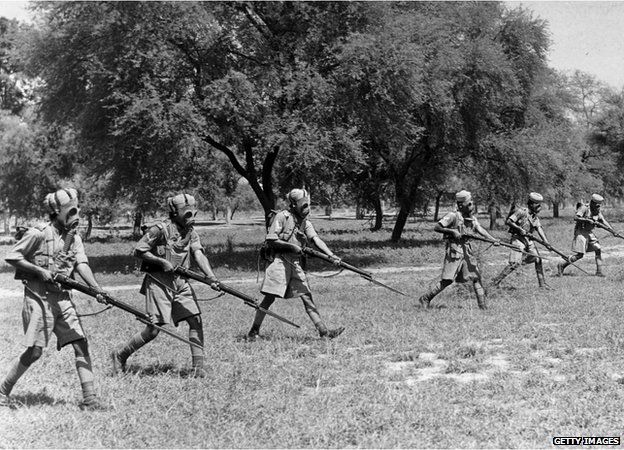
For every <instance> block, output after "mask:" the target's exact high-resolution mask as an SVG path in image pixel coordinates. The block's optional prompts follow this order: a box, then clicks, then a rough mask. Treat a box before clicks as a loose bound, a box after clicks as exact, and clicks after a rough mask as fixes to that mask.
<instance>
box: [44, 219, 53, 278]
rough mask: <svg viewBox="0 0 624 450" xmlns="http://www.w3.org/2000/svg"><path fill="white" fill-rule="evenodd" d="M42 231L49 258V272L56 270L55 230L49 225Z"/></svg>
mask: <svg viewBox="0 0 624 450" xmlns="http://www.w3.org/2000/svg"><path fill="white" fill-rule="evenodd" d="M42 231H43V237H44V239H45V245H46V253H47V256H48V270H54V230H52V225H48V226H47V227H45V228H44V229H43V230H42Z"/></svg>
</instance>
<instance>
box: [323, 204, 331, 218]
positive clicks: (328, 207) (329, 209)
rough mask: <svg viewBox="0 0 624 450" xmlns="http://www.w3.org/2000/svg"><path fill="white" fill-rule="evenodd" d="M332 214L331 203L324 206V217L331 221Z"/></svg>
mask: <svg viewBox="0 0 624 450" xmlns="http://www.w3.org/2000/svg"><path fill="white" fill-rule="evenodd" d="M332 212H333V211H332V205H331V203H329V204H328V205H326V206H325V215H326V216H327V217H329V220H331V218H332Z"/></svg>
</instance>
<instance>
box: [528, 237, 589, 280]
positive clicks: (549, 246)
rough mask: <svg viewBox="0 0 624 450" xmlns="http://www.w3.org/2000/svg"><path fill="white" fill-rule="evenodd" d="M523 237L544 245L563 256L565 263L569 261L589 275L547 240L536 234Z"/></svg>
mask: <svg viewBox="0 0 624 450" xmlns="http://www.w3.org/2000/svg"><path fill="white" fill-rule="evenodd" d="M524 237H526V238H527V239H531V240H532V241H535V242H537V243H538V244H541V245H543V246H544V247H546V249H547V250H549V251H551V252H555V253H556V254H558V255H559V256H561V257H562V258H563V260H564V261H565V262H567V263H569V264H570V265H572V266H574V267H576V268H577V269H578V270H580V271H581V272H583V273H584V274H587V275H590V273H588V272H587V271H586V270H584V269H583V268H582V267H580V266H578V265H576V264H575V263H574V262H572V261H570V258H569V257H568V255H566V254H565V253H563V252H561V251H559V250H557V249H556V248H555V247H553V246H552V245H550V244H548V243H547V242H545V241H543V240H541V239H540V238H538V237H537V236H534V235H532V234H525V235H524Z"/></svg>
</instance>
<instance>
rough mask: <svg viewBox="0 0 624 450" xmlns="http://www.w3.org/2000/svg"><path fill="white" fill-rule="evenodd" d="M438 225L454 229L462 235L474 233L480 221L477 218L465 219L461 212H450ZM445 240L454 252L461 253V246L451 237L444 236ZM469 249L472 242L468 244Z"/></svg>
mask: <svg viewBox="0 0 624 450" xmlns="http://www.w3.org/2000/svg"><path fill="white" fill-rule="evenodd" d="M438 223H439V224H440V225H441V226H443V227H444V228H453V229H455V230H457V231H459V232H460V233H465V232H467V231H470V232H472V231H474V229H475V228H476V227H477V225H479V221H478V220H477V218H476V217H475V216H470V217H464V216H463V215H462V214H461V213H460V212H459V211H455V212H450V213H448V214H447V215H445V216H444V217H442V218H441V219H440V220H439V221H438ZM444 239H446V240H447V245H448V246H449V247H451V249H452V250H455V251H460V250H461V244H459V243H458V242H455V241H454V240H453V239H451V238H450V237H449V236H446V235H445V236H444ZM465 245H466V247H467V248H470V242H467V243H466V244H465Z"/></svg>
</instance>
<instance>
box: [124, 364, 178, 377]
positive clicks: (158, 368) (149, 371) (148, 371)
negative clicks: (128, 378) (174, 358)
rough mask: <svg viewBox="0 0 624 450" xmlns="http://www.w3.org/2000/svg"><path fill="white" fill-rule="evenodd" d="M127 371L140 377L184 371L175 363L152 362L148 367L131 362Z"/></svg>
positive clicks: (175, 373) (174, 373)
mask: <svg viewBox="0 0 624 450" xmlns="http://www.w3.org/2000/svg"><path fill="white" fill-rule="evenodd" d="M125 373H126V374H131V375H138V376H140V377H154V376H159V375H163V374H170V375H182V371H179V370H178V369H176V368H175V366H174V365H173V364H151V365H149V366H147V367H141V366H137V365H134V364H130V365H129V366H128V367H127V368H126V371H125Z"/></svg>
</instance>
